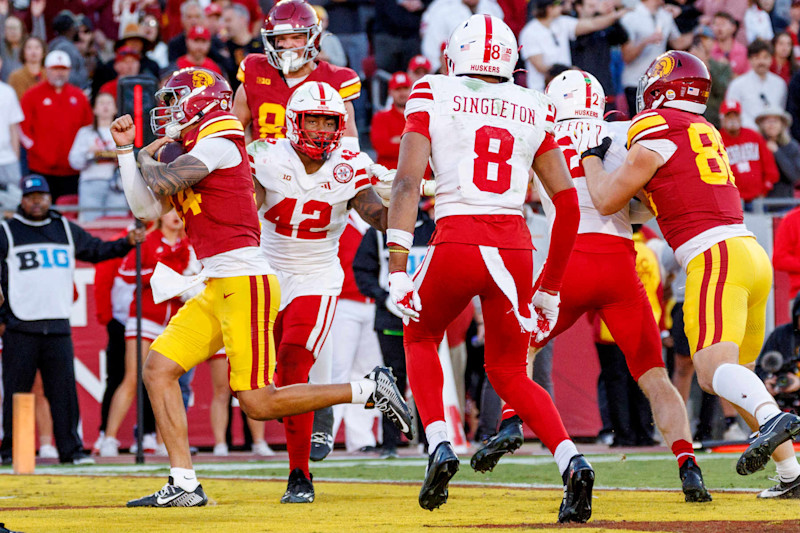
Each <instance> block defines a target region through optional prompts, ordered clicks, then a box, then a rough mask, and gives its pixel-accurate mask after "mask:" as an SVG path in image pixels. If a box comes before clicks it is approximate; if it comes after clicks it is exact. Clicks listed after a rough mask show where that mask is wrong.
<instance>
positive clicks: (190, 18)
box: [167, 0, 236, 74]
mask: <svg viewBox="0 0 800 533" xmlns="http://www.w3.org/2000/svg"><path fill="white" fill-rule="evenodd" d="M180 10H181V26H183V31H182V32H181V33H180V34H178V35H177V36H175V37H173V38H172V40H170V41H169V43H168V45H167V49H168V51H169V54H168V57H169V62H170V63H176V62H177V61H178V58H179V57H182V56H185V55H186V54H188V53H189V50H188V44H187V42H186V40H187V37H188V34H189V32H190V31H192V29H194V28H196V27H198V26H204V27H207V25H206V24H207V23H206V16H205V12H204V11H203V8H202V7H200V4H199V3H198V2H197V0H187V1H186V2H183V3H182V4H181V7H180ZM208 33H209V36H210V41H211V45H210V49H209V51H208V52H207V53H206V55H207V56H208V57H209V58H210V59H211V60H212V61H213V62H214V63H216V64H217V65H218V68H221V69H223V70H224V71H225V72H233V73H234V74H235V73H236V68H235V67H233V66H232V61H231V57H230V54H229V53H228V49H227V48H226V47H225V44H224V43H223V42H222V41H221V40H220V38H219V37H217V36H216V35H211V32H210V31H209V32H208Z"/></svg>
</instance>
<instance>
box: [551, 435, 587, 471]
mask: <svg viewBox="0 0 800 533" xmlns="http://www.w3.org/2000/svg"><path fill="white" fill-rule="evenodd" d="M580 453H581V452H579V451H578V448H576V447H575V443H574V442H572V441H571V440H569V439H564V440H562V441H561V442H560V443H559V445H558V446H556V451H555V453H553V459H555V460H556V464H557V465H558V471H559V473H560V474H561V475H564V472H565V471H566V470H567V468H569V460H570V459H572V458H573V457H575V456H576V455H579V454H580Z"/></svg>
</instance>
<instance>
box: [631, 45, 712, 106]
mask: <svg viewBox="0 0 800 533" xmlns="http://www.w3.org/2000/svg"><path fill="white" fill-rule="evenodd" d="M710 90H711V75H710V74H709V72H708V67H706V65H705V63H703V62H702V61H701V60H700V59H698V58H697V57H695V56H693V55H692V54H690V53H688V52H682V51H676V50H672V51H669V52H666V53H664V54H661V55H660V56H658V57H657V58H656V59H655V60H654V61H653V63H652V64H651V65H650V67H648V69H647V71H646V72H645V73H644V75H643V76H642V77H641V78H640V79H639V86H638V87H637V89H636V108H637V113H641V112H642V111H644V110H646V109H658V108H660V107H669V108H673V109H680V110H682V111H688V112H689V113H694V114H697V115H702V114H703V113H704V112H705V110H706V102H707V101H708V95H709V92H710Z"/></svg>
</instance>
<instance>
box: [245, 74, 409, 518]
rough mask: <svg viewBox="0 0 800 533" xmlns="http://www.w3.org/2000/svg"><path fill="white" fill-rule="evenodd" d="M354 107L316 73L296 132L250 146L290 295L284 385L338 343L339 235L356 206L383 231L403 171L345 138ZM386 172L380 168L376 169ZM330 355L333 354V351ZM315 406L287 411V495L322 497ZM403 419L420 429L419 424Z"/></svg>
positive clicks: (267, 228) (302, 377) (291, 110)
mask: <svg viewBox="0 0 800 533" xmlns="http://www.w3.org/2000/svg"><path fill="white" fill-rule="evenodd" d="M346 120H347V112H346V111H345V105H344V102H343V101H342V97H341V96H339V93H338V92H337V91H336V90H335V89H334V88H333V87H331V86H330V85H328V84H327V83H319V82H315V83H306V84H304V85H302V86H301V87H300V88H298V89H297V90H296V91H295V92H294V94H293V95H292V98H291V99H290V100H289V103H288V105H287V106H286V133H287V138H286V139H261V140H257V141H254V142H252V143H250V145H248V147H247V153H248V155H249V156H250V165H251V168H252V172H253V181H254V182H255V187H256V202H257V204H258V205H259V216H260V217H261V249H262V250H263V252H264V254H265V255H266V256H267V259H268V260H269V263H270V265H271V266H272V267H273V268H275V270H276V274H277V276H278V280H279V281H280V285H281V302H280V307H279V311H278V316H277V319H276V321H275V330H274V333H275V344H276V346H277V366H276V370H275V383H276V385H279V386H286V385H292V384H295V383H306V382H307V381H308V380H309V375H308V373H309V370H310V369H311V367H312V365H313V364H314V361H315V360H316V359H317V358H318V357H321V356H322V355H321V354H323V353H324V352H325V351H328V352H329V351H330V350H331V349H332V346H331V343H330V342H328V334H329V333H330V329H331V323H332V322H333V316H334V312H335V311H336V302H337V298H338V296H339V294H340V293H341V291H342V283H343V282H344V271H343V270H342V267H341V265H340V263H339V257H338V255H337V253H338V250H339V237H341V235H342V232H344V229H345V227H346V225H347V216H348V212H349V211H350V209H351V208H353V209H355V210H356V212H358V214H359V215H361V218H363V219H364V220H365V221H366V222H368V223H369V224H371V225H372V226H373V227H374V228H376V229H377V230H378V231H385V230H386V214H387V210H386V208H385V207H384V206H383V204H382V203H381V199H380V198H379V197H378V196H377V195H376V193H375V192H374V191H373V187H372V185H371V178H372V177H373V173H377V174H380V176H381V177H383V178H384V181H383V182H382V183H383V185H382V186H381V185H377V183H380V182H377V183H376V185H377V187H378V190H381V191H383V194H384V195H385V196H386V197H387V200H388V194H389V192H390V190H391V181H387V180H391V177H392V176H393V174H394V171H389V170H386V169H385V168H384V167H382V166H380V165H374V164H373V163H372V160H371V159H370V158H369V157H368V156H367V155H365V154H362V153H353V152H350V151H348V150H344V149H342V148H341V139H342V134H343V133H344V128H345V122H346ZM375 177H376V179H377V176H375ZM327 355H328V356H329V357H330V354H327ZM313 420H314V413H304V414H300V415H295V416H289V417H284V419H283V426H284V429H285V431H286V449H287V451H288V452H289V470H290V475H289V484H288V487H287V489H286V493H285V494H284V495H283V497H282V498H281V502H283V503H310V502H313V501H314V485H313V484H312V482H311V479H312V478H311V474H310V473H309V468H308V466H309V452H310V451H311V430H312V423H313ZM395 423H397V425H398V427H400V429H401V430H402V431H403V432H404V433H405V434H406V436H408V437H409V438H410V437H411V436H412V434H411V427H410V426H406V427H403V425H402V423H398V421H396V422H395Z"/></svg>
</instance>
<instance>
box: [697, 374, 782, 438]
mask: <svg viewBox="0 0 800 533" xmlns="http://www.w3.org/2000/svg"><path fill="white" fill-rule="evenodd" d="M711 386H712V387H714V392H715V393H716V395H717V396H719V397H721V398H725V399H726V400H728V401H729V402H731V403H732V404H734V405H737V406H739V407H741V408H742V409H744V410H745V411H747V412H748V413H750V414H751V415H753V416H755V417H756V419H757V420H758V425H759V426H761V425H763V424H764V422H766V421H767V420H769V419H770V418H772V417H773V416H775V415H777V414H778V413H780V412H781V411H780V409H778V405H777V404H776V403H775V400H774V399H773V398H772V396H771V395H770V393H769V392H767V388H766V387H765V386H764V383H762V381H761V380H760V379H758V376H756V375H755V373H754V372H753V371H752V370H749V369H748V368H745V367H743V366H742V365H734V364H732V363H725V364H723V365H719V366H718V367H717V370H716V371H715V372H714V378H713V379H712V380H711ZM756 409H758V411H757V412H756Z"/></svg>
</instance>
